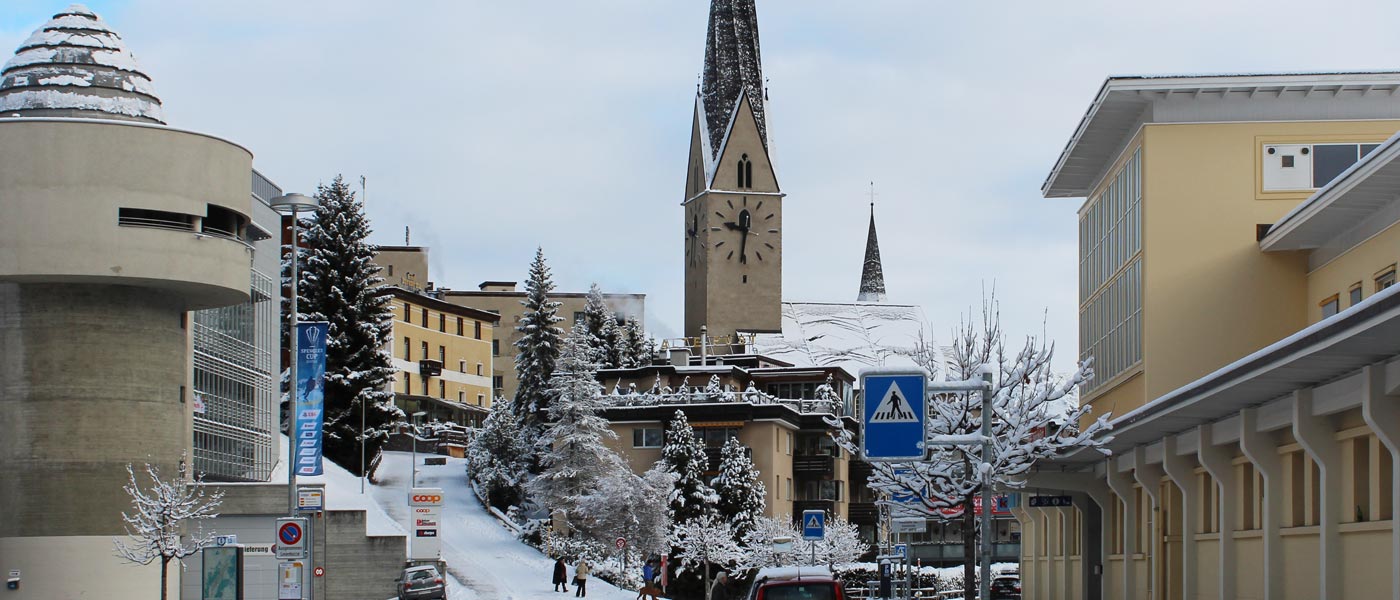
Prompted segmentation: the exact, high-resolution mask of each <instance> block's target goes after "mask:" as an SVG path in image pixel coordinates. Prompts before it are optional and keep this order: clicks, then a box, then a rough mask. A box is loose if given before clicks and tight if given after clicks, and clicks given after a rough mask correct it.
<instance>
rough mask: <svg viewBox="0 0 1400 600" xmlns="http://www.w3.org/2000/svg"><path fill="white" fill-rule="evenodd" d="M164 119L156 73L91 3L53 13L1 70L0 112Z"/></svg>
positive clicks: (4, 114) (160, 120)
mask: <svg viewBox="0 0 1400 600" xmlns="http://www.w3.org/2000/svg"><path fill="white" fill-rule="evenodd" d="M9 116H49V117H88V118H97V119H124V120H132V121H146V122H153V123H161V124H164V123H165V120H164V119H165V116H164V114H163V113H162V112H161V108H160V99H159V98H157V97H156V94H155V89H154V88H153V87H152V86H151V78H150V77H147V76H146V74H145V73H142V72H141V68H140V66H139V65H137V64H136V58H135V57H133V56H132V55H131V52H129V51H127V49H126V45H125V44H123V43H122V38H121V36H119V35H117V33H116V32H115V31H112V29H111V28H110V27H108V26H107V23H105V22H104V21H103V20H102V19H101V18H99V17H98V16H97V15H96V14H95V13H93V12H92V11H90V10H88V8H87V7H86V6H83V5H81V4H74V5H72V6H69V7H68V8H67V9H65V10H64V11H63V12H60V13H58V14H56V15H54V16H53V19H51V20H50V21H49V22H48V23H45V24H44V26H43V27H40V28H39V29H38V30H36V31H35V32H34V34H33V35H31V36H29V39H27V40H25V41H24V43H22V44H20V46H19V49H18V50H16V51H15V55H14V57H12V58H11V59H10V60H9V62H6V63H5V67H4V68H3V70H0V117H9Z"/></svg>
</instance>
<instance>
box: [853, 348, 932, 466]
mask: <svg viewBox="0 0 1400 600" xmlns="http://www.w3.org/2000/svg"><path fill="white" fill-rule="evenodd" d="M860 381H861V384H860V387H861V390H862V393H863V394H864V395H865V410H863V411H861V436H860V452H861V455H862V456H863V457H864V458H865V460H867V461H871V462H889V461H911V460H922V459H923V458H924V448H923V442H924V422H925V418H926V408H927V406H928V391H927V390H928V373H926V372H924V371H923V370H909V369H900V370H887V369H865V370H862V371H861V373H860Z"/></svg>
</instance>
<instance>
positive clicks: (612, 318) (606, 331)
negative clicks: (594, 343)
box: [599, 312, 627, 369]
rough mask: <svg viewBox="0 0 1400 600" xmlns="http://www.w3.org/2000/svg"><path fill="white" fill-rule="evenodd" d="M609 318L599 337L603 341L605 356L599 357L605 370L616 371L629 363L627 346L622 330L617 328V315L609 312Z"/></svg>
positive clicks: (604, 323)
mask: <svg viewBox="0 0 1400 600" xmlns="http://www.w3.org/2000/svg"><path fill="white" fill-rule="evenodd" d="M608 315H609V316H608V318H607V319H606V320H604V321H603V331H602V333H601V334H600V335H599V337H601V338H602V339H603V344H602V350H603V354H602V355H600V356H599V358H600V362H601V363H602V365H603V368H606V369H616V368H619V367H621V366H622V365H623V364H624V363H626V362H627V360H626V358H625V356H626V354H627V352H626V346H625V345H624V343H623V342H624V340H623V337H622V329H621V328H619V327H618V326H617V314H616V313H612V312H609V313H608Z"/></svg>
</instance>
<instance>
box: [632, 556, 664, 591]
mask: <svg viewBox="0 0 1400 600" xmlns="http://www.w3.org/2000/svg"><path fill="white" fill-rule="evenodd" d="M656 577H657V575H656V561H654V560H648V561H647V564H646V565H645V566H643V567H642V587H641V588H639V589H638V590H637V598H636V600H643V598H644V597H646V596H651V600H656V595H657V594H660V593H661V590H659V589H657V587H656Z"/></svg>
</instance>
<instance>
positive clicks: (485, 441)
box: [467, 398, 532, 510]
mask: <svg viewBox="0 0 1400 600" xmlns="http://www.w3.org/2000/svg"><path fill="white" fill-rule="evenodd" d="M531 452H532V451H531V448H530V447H529V446H527V445H526V444H525V443H524V442H523V441H522V440H521V438H520V426H519V424H518V423H516V420H515V415H513V414H511V412H510V403H509V402H506V400H505V398H497V399H496V401H495V403H493V404H492V405H491V414H490V415H488V416H487V417H486V421H485V422H484V423H482V424H481V430H480V431H478V432H477V434H476V437H474V438H472V442H471V445H470V446H469V447H468V448H467V464H468V468H469V469H470V470H471V471H470V476H471V478H472V481H473V482H475V483H476V486H477V488H478V489H480V490H481V493H483V494H485V496H486V502H487V504H490V505H491V506H494V507H496V508H498V509H500V510H506V509H507V508H510V507H511V506H512V505H515V504H519V503H520V501H521V500H522V499H523V495H524V486H525V473H526V468H527V467H528V465H529V461H530V457H531V455H532V454H531Z"/></svg>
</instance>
